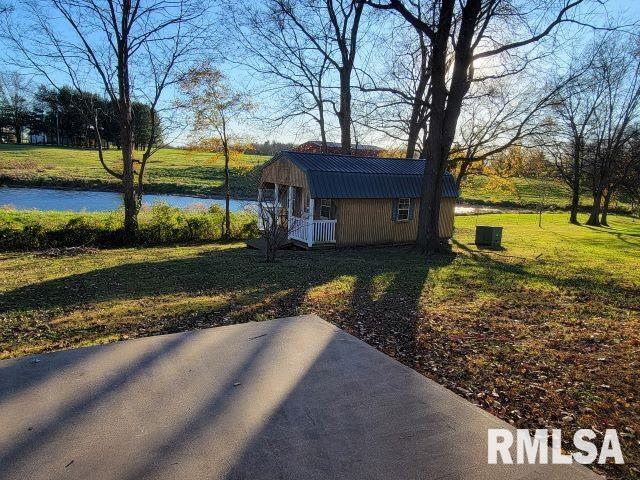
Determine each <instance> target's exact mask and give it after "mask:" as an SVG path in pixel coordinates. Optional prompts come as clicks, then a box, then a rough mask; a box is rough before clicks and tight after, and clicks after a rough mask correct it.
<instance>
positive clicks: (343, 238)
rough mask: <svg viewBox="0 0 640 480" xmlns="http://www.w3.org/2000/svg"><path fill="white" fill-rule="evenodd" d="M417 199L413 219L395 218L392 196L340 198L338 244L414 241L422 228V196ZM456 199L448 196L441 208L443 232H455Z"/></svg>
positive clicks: (441, 231)
mask: <svg viewBox="0 0 640 480" xmlns="http://www.w3.org/2000/svg"><path fill="white" fill-rule="evenodd" d="M414 201H416V206H415V209H414V215H413V219H412V220H410V221H406V222H394V221H393V220H392V219H391V209H392V208H393V200H392V199H337V200H336V206H337V208H336V220H337V223H336V244H337V245H338V246H348V245H384V244H393V243H412V242H415V241H416V237H417V232H418V212H419V208H420V202H419V200H417V199H416V200H414ZM454 207H455V199H452V198H445V199H443V201H442V207H441V209H440V224H439V230H440V236H441V237H442V238H450V237H451V236H452V234H453V220H454Z"/></svg>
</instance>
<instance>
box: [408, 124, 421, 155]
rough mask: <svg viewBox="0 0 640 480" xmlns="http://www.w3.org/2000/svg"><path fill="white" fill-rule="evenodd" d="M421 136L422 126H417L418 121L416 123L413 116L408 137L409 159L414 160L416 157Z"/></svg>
mask: <svg viewBox="0 0 640 480" xmlns="http://www.w3.org/2000/svg"><path fill="white" fill-rule="evenodd" d="M419 135H420V126H419V125H418V124H417V121H414V119H413V114H412V115H411V120H410V121H409V135H408V137H407V155H406V156H407V158H413V157H414V156H415V153H416V146H417V144H418V136H419Z"/></svg>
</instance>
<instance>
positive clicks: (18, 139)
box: [13, 125, 22, 145]
mask: <svg viewBox="0 0 640 480" xmlns="http://www.w3.org/2000/svg"><path fill="white" fill-rule="evenodd" d="M13 129H14V131H15V135H16V143H17V144H18V145H20V144H21V143H22V127H21V126H19V125H16V126H15V127H13Z"/></svg>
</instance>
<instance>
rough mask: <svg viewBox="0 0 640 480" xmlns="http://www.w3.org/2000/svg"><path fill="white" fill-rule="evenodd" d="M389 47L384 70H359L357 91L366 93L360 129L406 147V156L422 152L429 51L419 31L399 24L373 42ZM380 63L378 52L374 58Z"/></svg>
mask: <svg viewBox="0 0 640 480" xmlns="http://www.w3.org/2000/svg"><path fill="white" fill-rule="evenodd" d="M376 41H377V42H378V43H380V44H388V45H390V50H391V55H390V56H389V58H388V59H385V60H386V62H385V66H384V68H383V71H382V72H380V73H376V72H375V71H372V70H371V69H368V68H367V69H365V68H359V69H357V75H358V77H359V83H360V90H362V91H363V92H366V93H367V94H368V98H367V99H366V100H364V101H363V102H362V103H363V107H362V110H364V111H365V112H366V114H365V115H364V123H363V126H365V127H366V128H369V129H372V130H374V131H377V132H380V133H383V134H384V135H385V136H387V137H389V138H391V139H393V140H394V141H396V142H401V143H404V144H405V145H406V147H405V148H406V154H405V155H406V157H407V158H414V156H415V155H416V154H417V153H418V152H419V151H420V150H421V149H422V145H421V143H420V140H421V134H423V132H424V129H425V128H426V126H427V120H428V118H429V92H430V90H429V48H428V46H427V42H426V39H425V35H424V34H423V33H422V32H419V31H416V30H415V29H413V28H412V27H410V26H409V27H407V26H406V25H404V24H403V25H400V26H397V27H395V28H393V29H391V30H390V31H389V32H388V33H387V34H386V35H385V36H383V37H381V38H380V39H377V40H376ZM376 57H377V59H378V60H379V61H380V60H381V57H382V55H381V53H380V52H378V53H377V55H376Z"/></svg>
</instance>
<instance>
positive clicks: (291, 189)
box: [258, 183, 336, 248]
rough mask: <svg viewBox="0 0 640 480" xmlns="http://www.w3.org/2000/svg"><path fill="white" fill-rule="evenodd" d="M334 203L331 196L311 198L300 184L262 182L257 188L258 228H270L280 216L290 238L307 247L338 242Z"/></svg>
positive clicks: (281, 224)
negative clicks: (328, 197) (329, 197)
mask: <svg viewBox="0 0 640 480" xmlns="http://www.w3.org/2000/svg"><path fill="white" fill-rule="evenodd" d="M332 205H333V203H332V202H331V200H330V199H314V198H311V197H310V196H309V194H308V193H307V192H306V190H305V189H303V188H300V187H296V186H293V185H281V184H278V183H275V184H269V183H263V184H262V186H261V188H259V189H258V228H259V229H260V230H263V231H264V230H266V229H269V228H271V226H272V222H273V220H274V219H277V221H278V223H279V226H280V227H281V228H283V229H286V235H287V239H289V240H293V241H295V242H296V243H300V244H302V246H305V247H307V248H311V247H313V246H320V245H332V244H335V243H336V220H335V209H333V208H332ZM265 209H266V210H268V212H265ZM265 213H267V214H265Z"/></svg>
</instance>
